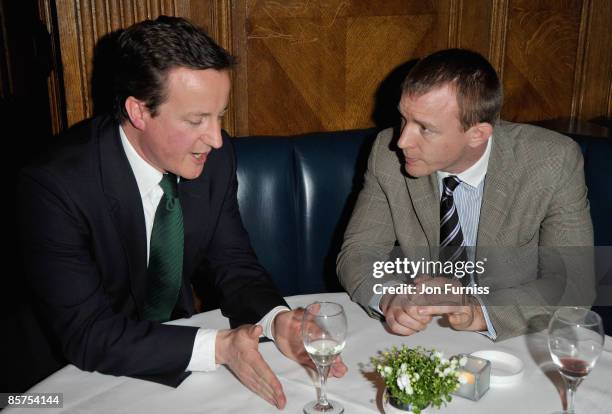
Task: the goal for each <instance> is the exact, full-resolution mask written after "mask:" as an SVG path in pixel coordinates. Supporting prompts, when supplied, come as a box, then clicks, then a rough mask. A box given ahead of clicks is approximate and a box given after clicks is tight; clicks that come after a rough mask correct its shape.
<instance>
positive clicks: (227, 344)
mask: <svg viewBox="0 0 612 414" xmlns="http://www.w3.org/2000/svg"><path fill="white" fill-rule="evenodd" d="M262 331H263V328H262V327H261V326H259V325H243V326H240V327H238V328H236V329H229V330H220V331H219V332H217V340H216V343H215V358H216V362H217V364H224V365H227V367H228V368H229V369H230V370H231V371H232V372H233V373H234V375H236V377H237V378H238V379H239V380H240V382H242V383H243V384H244V385H245V386H246V387H247V388H248V389H250V390H251V391H253V392H254V393H255V394H257V395H259V396H260V397H261V398H263V399H264V400H266V401H267V402H269V403H270V404H272V405H274V406H275V407H276V408H279V409H282V408H284V407H285V404H286V403H287V398H286V397H285V393H284V392H283V387H282V386H281V383H280V381H279V380H278V378H276V375H274V373H273V372H272V370H271V369H270V367H269V366H268V364H267V363H266V361H264V359H263V357H262V356H261V354H260V353H259V350H258V346H259V336H260V335H261V333H262Z"/></svg>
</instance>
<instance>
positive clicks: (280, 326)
mask: <svg viewBox="0 0 612 414" xmlns="http://www.w3.org/2000/svg"><path fill="white" fill-rule="evenodd" d="M303 316H304V309H303V308H298V309H294V310H292V311H288V312H282V313H279V314H278V315H276V318H274V341H275V342H276V346H277V347H278V349H279V350H280V351H281V352H282V353H283V354H284V355H285V356H286V357H287V358H290V359H293V360H294V361H297V362H298V363H299V364H301V365H304V366H307V367H310V368H312V369H316V367H315V365H314V363H313V362H312V359H310V356H308V353H307V352H306V349H304V342H303V341H302V318H303ZM347 370H348V368H347V367H346V365H344V362H342V359H341V358H340V357H338V358H336V360H335V361H334V362H333V364H332V366H331V370H330V374H331V375H332V376H334V377H338V378H340V377H342V376H343V375H344V374H346V371H347Z"/></svg>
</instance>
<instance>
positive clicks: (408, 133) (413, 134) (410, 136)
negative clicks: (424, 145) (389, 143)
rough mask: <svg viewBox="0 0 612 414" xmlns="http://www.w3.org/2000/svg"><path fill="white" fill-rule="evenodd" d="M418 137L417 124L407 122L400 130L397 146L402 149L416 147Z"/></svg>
mask: <svg viewBox="0 0 612 414" xmlns="http://www.w3.org/2000/svg"><path fill="white" fill-rule="evenodd" d="M417 138H418V131H416V128H415V126H413V125H410V124H406V125H404V127H403V128H402V130H401V132H400V136H399V139H398V141H397V146H398V147H399V148H401V149H406V148H414V147H415V145H416V142H417Z"/></svg>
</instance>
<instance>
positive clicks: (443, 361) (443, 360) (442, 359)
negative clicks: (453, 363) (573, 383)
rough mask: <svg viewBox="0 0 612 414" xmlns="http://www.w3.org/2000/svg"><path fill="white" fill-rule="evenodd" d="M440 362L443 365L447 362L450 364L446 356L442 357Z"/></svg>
mask: <svg viewBox="0 0 612 414" xmlns="http://www.w3.org/2000/svg"><path fill="white" fill-rule="evenodd" d="M440 364H442V365H446V364H448V359H446V358H440Z"/></svg>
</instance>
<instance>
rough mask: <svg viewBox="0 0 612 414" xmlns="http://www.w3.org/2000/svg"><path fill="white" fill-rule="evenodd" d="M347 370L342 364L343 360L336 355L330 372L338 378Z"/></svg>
mask: <svg viewBox="0 0 612 414" xmlns="http://www.w3.org/2000/svg"><path fill="white" fill-rule="evenodd" d="M347 371H348V367H347V366H346V365H345V364H344V362H343V361H342V358H340V357H339V356H338V357H337V358H336V359H335V360H334V362H333V364H332V367H331V374H332V375H333V376H334V377H336V378H340V377H342V376H344V374H346V372H347Z"/></svg>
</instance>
